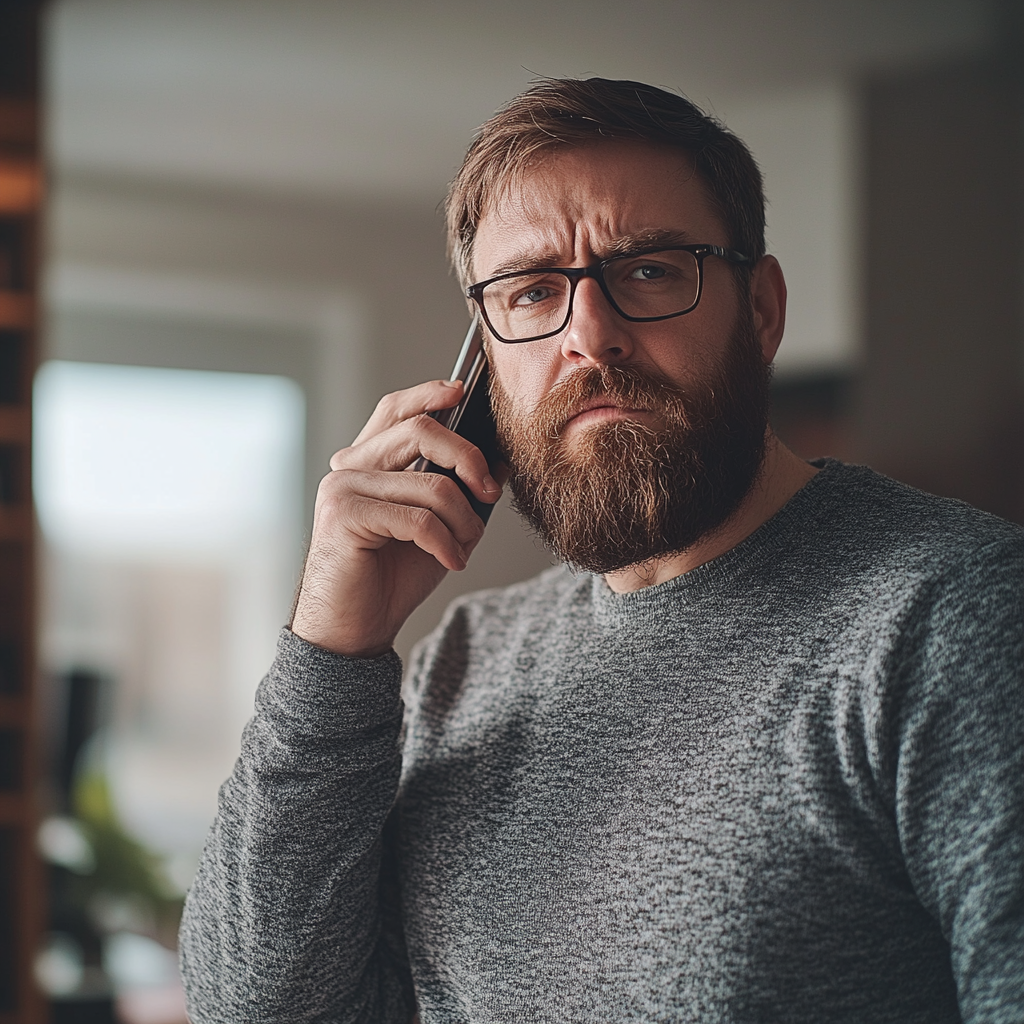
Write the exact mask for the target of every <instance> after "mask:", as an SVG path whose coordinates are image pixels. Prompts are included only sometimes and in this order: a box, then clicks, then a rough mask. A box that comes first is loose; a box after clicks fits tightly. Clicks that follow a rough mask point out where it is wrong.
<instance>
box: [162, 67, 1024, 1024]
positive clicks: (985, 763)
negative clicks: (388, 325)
mask: <svg viewBox="0 0 1024 1024" xmlns="http://www.w3.org/2000/svg"><path fill="white" fill-rule="evenodd" d="M448 223H449V231H450V238H451V243H452V252H453V256H454V261H455V266H456V269H457V271H458V273H459V275H460V277H461V279H462V281H463V283H464V284H465V285H466V286H467V292H466V294H467V298H468V299H469V301H470V304H471V305H472V306H474V307H475V308H476V309H477V310H479V313H480V315H481V316H482V318H483V322H484V325H485V334H486V348H487V352H488V356H489V360H490V366H491V374H492V400H493V404H494V408H495V415H496V419H497V423H498V427H499V438H500V441H501V444H502V446H503V450H504V453H505V455H506V457H507V460H508V466H509V469H510V474H511V475H510V478H509V483H510V486H511V489H512V491H513V493H514V497H515V501H516V505H517V507H518V509H519V510H520V511H521V512H522V514H523V515H524V516H525V517H526V518H527V519H528V521H529V522H530V523H531V524H532V525H533V526H534V527H535V528H536V529H537V530H538V531H539V532H540V534H541V535H542V536H543V537H544V538H545V540H546V541H547V542H548V544H549V545H550V547H551V548H552V550H553V551H555V552H556V553H557V554H558V555H559V556H560V557H561V559H562V560H563V561H564V562H565V563H566V566H565V567H559V568H555V569H552V570H550V571H548V572H546V573H544V574H542V575H541V576H540V577H538V578H537V579H535V580H533V581H530V582H528V583H524V584H520V585H517V586H513V587H510V588H507V589H504V590H496V591H488V592H484V593H482V594H477V595H473V596H470V597H468V598H465V599H462V600H460V601H458V602H456V603H455V605H454V606H453V607H452V608H450V609H449V611H448V613H447V615H446V616H445V618H444V620H443V622H442V623H441V625H440V626H439V627H438V629H437V630H436V631H435V632H434V633H433V634H432V635H431V636H430V637H428V638H427V639H426V640H425V641H424V642H423V643H422V644H421V645H420V646H419V647H418V649H417V651H416V652H415V653H414V655H413V658H412V664H411V665H410V667H409V670H408V672H407V687H406V695H407V696H406V699H407V702H408V704H409V707H408V710H407V712H406V715H405V726H404V729H403V705H402V700H401V698H400V676H401V666H400V663H399V659H398V658H397V656H396V655H395V654H394V652H393V650H392V649H391V647H392V642H393V640H394V638H395V636H396V634H397V633H398V630H399V628H400V627H401V625H402V624H403V622H404V621H405V620H406V618H407V617H408V615H409V614H410V612H411V611H412V610H413V609H414V608H415V607H416V606H417V605H418V604H419V603H420V602H421V601H422V600H423V599H424V597H425V596H426V595H427V594H428V593H429V592H430V591H431V590H432V589H433V588H434V587H435V586H436V585H437V583H438V582H439V580H440V579H441V578H442V576H443V575H444V573H445V572H446V571H448V570H457V569H461V568H462V567H463V566H465V564H466V561H467V559H468V558H469V557H470V554H471V552H472V550H473V548H474V546H475V545H476V543H477V542H478V541H479V540H480V537H481V534H482V532H483V524H482V523H481V521H480V519H479V518H478V517H477V515H476V514H475V513H474V512H473V511H472V509H471V507H470V505H469V502H468V501H467V499H466V497H465V496H464V494H463V493H462V491H460V489H459V487H458V486H456V484H455V483H454V482H453V481H452V480H450V479H448V478H446V477H444V476H440V475H435V474H423V473H412V472H405V470H406V469H407V468H408V467H409V466H410V465H411V464H412V463H413V462H414V461H415V460H416V459H417V458H419V457H424V458H427V459H429V460H432V461H433V462H435V463H437V464H439V465H441V466H443V467H449V468H452V469H454V471H455V473H456V475H457V476H458V478H459V479H460V480H461V481H462V483H463V484H464V485H465V487H466V488H467V489H468V490H469V491H470V492H471V493H472V495H473V496H474V497H475V498H477V499H478V500H480V501H483V502H493V501H495V500H496V499H497V497H498V495H499V493H500V488H499V484H498V483H497V482H496V481H495V480H494V479H493V478H492V476H491V474H490V471H489V467H488V465H487V463H486V461H485V459H484V457H483V455H482V454H481V452H480V451H479V450H478V449H476V448H475V447H474V446H473V445H471V444H470V443H469V442H467V441H465V440H463V439H462V438H459V437H457V436H455V435H454V434H452V433H451V432H449V431H447V430H446V429H444V428H443V427H442V426H441V425H440V424H439V423H437V422H436V421H435V420H434V419H432V418H430V417H429V416H426V415H424V414H425V413H428V412H431V411H434V410H438V409H444V408H448V407H451V406H452V405H454V404H455V403H456V402H457V401H458V399H459V398H460V396H461V386H460V385H458V384H451V383H450V382H444V381H434V382H431V383H427V384H422V385H419V386H418V387H413V388H411V389H409V390H407V391H403V392H399V393H397V394H394V395H390V396H388V397H387V398H385V399H384V400H383V401H382V402H381V403H380V405H379V406H378V408H377V410H376V412H375V413H374V414H373V416H372V417H371V418H370V420H369V422H368V423H367V425H366V427H365V428H364V430H363V431H362V433H361V434H360V435H359V437H358V438H357V439H356V441H355V442H354V444H353V445H352V446H351V447H349V448H347V449H345V450H343V451H341V452H338V453H337V454H336V455H335V456H334V458H333V460H332V463H331V468H332V472H331V473H330V474H329V475H328V476H327V477H325V479H324V481H323V483H322V484H321V487H320V491H319V496H318V499H317V508H316V517H315V522H314V529H313V536H312V541H311V546H310V551H309V556H308V559H307V564H306V567H305V572H304V578H303V581H302V585H301V589H300V592H299V596H298V599H297V605H296V610H295V614H294V619H293V622H292V625H291V628H290V629H289V630H286V631H284V633H283V635H282V637H281V641H280V649H279V655H278V658H277V660H276V662H275V663H274V665H273V667H272V668H271V670H270V672H269V674H268V676H267V677H266V679H265V680H264V682H263V683H262V685H261V687H260V690H259V693H258V696H257V702H256V712H255V716H254V718H253V719H252V722H251V723H250V725H249V727H248V729H247V731H246V734H245V737H244V741H243V749H242V755H241V758H240V760H239V762H238V764H237V766H236V769H235V771H234V773H233V774H232V776H231V778H230V779H229V780H228V782H227V783H226V784H225V786H224V787H223V789H222V792H221V798H220V809H219V813H218V817H217V821H216V824H215V825H214V828H213V831H212V834H211V837H210V840H209V842H208V844H207V848H206V852H205V855H204V859H203V863H202V865H201V868H200V871H199V874H198V877H197V879H196V882H195V885H194V886H193V889H192V891H191V893H190V896H189V900H188V905H187V908H186V915H185V919H184V924H183V929H182V956H183V960H182V962H183V969H184V974H185V978H186V983H187V987H188V991H189V997H190V1013H191V1016H192V1020H193V1021H194V1022H195V1024H204V1022H207V1021H210V1022H213V1021H218V1022H224V1021H233V1022H234V1021H250V1020H251V1021H255V1020H259V1021H287V1022H290V1024H293V1022H299V1021H309V1022H313V1021H317V1022H326V1021H332V1022H334V1021H346V1022H355V1021H363V1022H369V1021H379V1022H384V1021H386V1022H403V1024H407V1022H409V1021H410V1020H412V1019H414V1017H415V1015H416V1014H417V1013H418V1015H419V1019H420V1020H421V1021H422V1022H423V1024H429V1022H456V1021H459V1022H463V1021H466V1022H469V1021H472V1022H477V1021H499V1020H500V1021H529V1022H539V1021H553V1022H554V1021H559V1022H560V1021H580V1022H593V1021H622V1020H651V1021H653V1020H659V1021H693V1022H698V1021H699V1022H703V1024H706V1022H712V1021H723V1022H724V1021H750V1022H754V1021H782V1020H785V1021H807V1022H815V1024H819V1022H822V1021H828V1022H839V1021H848V1022H857V1024H865V1022H881V1021H890V1022H896V1021H898V1022H901V1024H909V1022H917V1021H920V1022H925V1021H928V1022H938V1021H960V1020H965V1021H972V1022H980V1021H985V1022H996V1021H1007V1022H1008V1021H1020V1020H1024V810H1022V808H1024V698H1022V693H1024V691H1022V682H1024V679H1022V671H1024V611H1022V606H1024V597H1022V593H1024V535H1022V532H1021V531H1020V530H1019V529H1018V528H1016V527H1013V526H1011V525H1010V524H1007V523H1003V522H1001V521H999V520H997V519H994V518H993V517H991V516H987V515H984V514H982V513H980V512H977V511H976V510H973V509H971V508H969V507H968V506H965V505H963V504H960V503H957V502H952V501H947V500H942V499H939V498H935V497H931V496H928V495H924V494H921V493H919V492H916V491H913V490H911V489H909V488H907V487H904V486H902V485H900V484H897V483H895V482H893V481H891V480H887V479H885V478H883V477H881V476H878V475H876V474H875V473H873V472H871V471H870V470H868V469H866V468H863V467H852V466H845V465H842V464H840V463H837V462H835V461H832V460H827V459H826V460H820V461H818V462H815V463H814V464H808V463H806V462H804V461H802V460H800V459H798V458H797V457H796V456H795V455H793V454H792V453H791V452H789V451H788V450H787V449H786V448H785V447H784V446H783V445H782V444H780V443H779V441H778V440H777V439H776V438H775V437H774V436H773V435H772V433H771V431H770V430H769V429H768V426H767V407H768V403H767V385H768V377H769V367H770V364H771V362H772V359H773V358H774V355H775V352H776V349H777V348H778V345H779V342H780V340H781V338H782V333H783V325H784V318H785V305H786V290H785V284H784V281H783V277H782V272H781V270H780V268H779V265H778V263H777V261H776V260H775V259H774V258H773V257H771V256H768V255H765V251H764V237H763V235H764V199H763V195H762V189H761V179H760V175H759V173H758V171H757V168H756V165H755V164H754V161H753V160H752V158H751V156H750V154H749V152H748V151H747V150H746V148H745V147H744V146H743V144H742V143H741V142H740V141H739V140H738V139H736V138H735V137H734V136H732V135H731V134H729V133H728V132H727V131H726V130H725V129H724V128H722V127H721V126H720V125H719V124H717V123H716V122H714V121H712V120H710V119H709V118H707V117H705V116H704V115H703V114H701V112H700V111H698V110H697V109H696V108H694V107H693V106H692V105H691V104H689V103H688V102H687V101H685V100H683V99H680V98H678V97H676V96H672V95H669V94H667V93H664V92H662V91H660V90H658V89H653V88H650V87H648V86H644V85H639V84H637V83H631V82H610V81H605V80H601V79H591V80H589V81H547V82H543V83H541V84H539V85H537V86H536V87H534V88H532V89H531V90H529V91H528V92H527V93H525V94H524V95H523V96H520V97H518V98H517V99H516V100H514V101H513V102H512V103H511V104H510V105H509V106H508V107H507V108H506V109H504V110H503V111H501V112H500V113H499V114H497V115H496V116H495V117H494V118H493V119H492V120H491V121H490V122H488V123H487V124H486V125H485V126H484V127H483V129H482V130H481V132H480V135H479V137H478V138H477V140H476V142H475V143H474V144H473V147H472V148H471V150H470V152H469V154H468V156H467V158H466V161H465V163H464V165H463V168H462V170H461V171H460V174H459V176H458V177H457V179H456V180H455V182H454V184H453V186H452V188H451V191H450V195H449V201H448Z"/></svg>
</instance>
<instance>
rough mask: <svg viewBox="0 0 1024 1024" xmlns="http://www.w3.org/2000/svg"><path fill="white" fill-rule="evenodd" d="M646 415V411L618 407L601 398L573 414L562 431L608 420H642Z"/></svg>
mask: <svg viewBox="0 0 1024 1024" xmlns="http://www.w3.org/2000/svg"><path fill="white" fill-rule="evenodd" d="M645 415H646V410H644V409H633V408H631V407H629V406H624V405H616V404H615V403H614V402H609V401H608V399H606V398H599V399H594V400H593V401H592V402H588V403H587V404H586V405H585V406H584V407H583V408H582V409H580V410H579V411H577V412H575V413H573V415H572V416H570V417H569V419H568V420H566V421H565V425H564V426H563V428H562V429H563V430H566V429H568V428H569V427H570V426H571V427H581V426H584V425H587V424H592V423H602V422H606V421H608V420H619V419H629V418H633V419H640V418H642V417H644V416H645Z"/></svg>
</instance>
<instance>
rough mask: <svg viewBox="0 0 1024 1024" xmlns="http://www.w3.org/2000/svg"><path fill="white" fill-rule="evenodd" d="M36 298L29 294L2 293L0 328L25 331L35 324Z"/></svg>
mask: <svg viewBox="0 0 1024 1024" xmlns="http://www.w3.org/2000/svg"><path fill="white" fill-rule="evenodd" d="M35 314H36V302H35V296H34V295H31V294H30V293H28V292H0V327H16V328H21V329H22V330H25V329H27V328H30V327H32V326H33V325H34V324H35V319H36V315H35Z"/></svg>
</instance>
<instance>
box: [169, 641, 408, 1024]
mask: <svg viewBox="0 0 1024 1024" xmlns="http://www.w3.org/2000/svg"><path fill="white" fill-rule="evenodd" d="M399 677H400V667H399V664H398V658H397V657H396V656H395V655H394V654H388V655H385V656H383V657H380V658H375V659H372V660H360V659H349V658H343V657H339V656H337V655H333V654H330V653H329V652H326V651H323V650H320V649H318V648H316V647H313V646H311V645H310V644H307V643H305V642H304V641H302V640H300V639H299V638H298V637H296V636H294V635H293V634H291V633H289V632H284V633H283V634H282V636H281V639H280V642H279V651H278V656H277V659H276V660H275V662H274V665H273V667H272V668H271V670H270V672H269V674H268V675H267V677H266V678H265V679H264V681H263V683H262V684H261V686H260V688H259V691H258V693H257V698H256V713H255V715H254V717H253V719H252V721H251V722H250V723H249V725H248V727H247V728H246V731H245V734H244V737H243V742H242V753H241V757H240V758H239V761H238V764H237V765H236V768H235V770H234V772H233V773H232V775H231V777H230V778H229V779H228V781H227V782H226V783H225V784H224V786H223V787H222V789H221V794H220V802H219V810H218V815H217V820H216V822H215V824H214V827H213V829H212V831H211V833H210V836H209V838H208V840H207V845H206V849H205V851H204V855H203V863H202V865H201V867H200V870H199V873H198V875H197V877H196V880H195V882H194V884H193V886H192V889H191V891H190V893H189V897H188V902H187V905H186V911H185V916H184V919H183V922H182V932H181V949H182V973H183V975H184V977H185V979H186V981H187V985H188V992H189V1012H190V1016H191V1019H192V1020H193V1021H195V1022H196V1024H203V1022H206V1021H231V1022H242V1021H255V1020H260V1021H289V1022H292V1021H294V1022H298V1021H331V1022H335V1021H388V1022H391V1021H395V1022H403V1024H405V1022H408V1021H409V1020H410V1019H411V1017H412V1014H413V1012H414V1001H413V996H412V982H411V978H410V977H409V971H408V966H407V964H406V963H405V962H404V958H403V957H402V949H401V936H400V935H398V934H395V933H394V932H393V931H389V930H388V931H385V930H382V927H381V916H382V910H381V908H380V907H379V906H378V885H379V879H378V875H379V868H380V858H381V833H382V829H383V826H384V820H385V817H386V815H387V813H388V809H389V808H390V806H391V803H392V802H393V800H394V795H395V790H396V788H397V785H398V775H399V770H400V767H401V753H400V747H399V730H400V728H401V711H402V706H401V701H400V699H399V696H398V689H399V682H400V678H399Z"/></svg>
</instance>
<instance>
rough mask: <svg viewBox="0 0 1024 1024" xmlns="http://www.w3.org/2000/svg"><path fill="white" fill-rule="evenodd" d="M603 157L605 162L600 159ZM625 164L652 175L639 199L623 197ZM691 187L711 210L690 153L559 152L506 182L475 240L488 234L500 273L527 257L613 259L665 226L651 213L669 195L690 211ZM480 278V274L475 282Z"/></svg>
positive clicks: (629, 147)
mask: <svg viewBox="0 0 1024 1024" xmlns="http://www.w3.org/2000/svg"><path fill="white" fill-rule="evenodd" d="M645 152H646V153H648V154H649V155H650V158H651V159H650V161H649V163H646V164H645V163H643V162H641V163H635V157H636V156H637V155H641V156H642V154H644V153H645ZM605 154H606V155H607V159H602V156H604V155H605ZM623 157H627V158H628V160H629V161H634V166H636V167H637V168H644V167H645V166H646V167H649V169H650V172H649V173H638V174H637V189H636V192H635V193H629V192H624V190H623V171H624V161H623V159H622V158H623ZM666 157H668V158H669V159H668V160H666V159H665V158H666ZM559 165H561V167H560V166H559ZM574 165H575V166H574ZM627 169H628V168H627ZM694 182H696V184H697V185H698V187H699V195H700V198H701V200H702V201H703V202H702V203H701V205H702V206H704V207H705V208H706V210H708V211H710V209H711V204H710V201H709V196H708V195H707V192H706V189H705V188H704V186H703V183H702V182H701V181H700V178H699V177H698V176H697V174H696V171H695V167H694V161H693V159H692V157H691V156H690V154H688V153H687V152H686V151H685V150H680V149H675V148H672V147H669V146H659V145H653V144H649V143H643V142H629V141H618V140H615V141H609V142H599V143H595V144H593V145H589V146H583V147H572V148H569V147H558V148H556V149H551V150H547V151H545V152H544V153H543V154H541V155H538V156H537V157H536V158H535V159H534V160H533V161H531V163H530V165H529V166H528V167H527V168H525V169H524V170H523V171H522V172H521V173H519V174H516V175H509V176H508V178H506V180H505V181H504V182H502V185H501V188H500V189H499V190H497V191H496V192H495V194H494V195H493V197H492V199H491V201H490V202H489V203H488V205H487V206H486V207H485V208H484V212H483V215H482V216H481V218H480V221H479V223H478V225H477V235H478V236H479V235H480V233H481V231H483V232H485V233H486V234H487V235H488V236H489V245H488V249H489V250H491V252H490V254H491V255H492V256H498V257H499V258H500V262H501V265H502V266H503V267H504V266H506V265H508V264H510V263H512V262H514V261H515V260H516V259H517V258H518V257H519V256H520V255H522V256H523V257H524V258H525V257H526V256H527V255H528V256H529V262H530V263H531V264H533V265H536V264H537V263H540V262H546V263H547V265H549V266H556V265H564V264H565V262H566V260H567V259H568V260H569V262H572V261H573V260H574V259H575V257H576V255H577V254H581V253H601V252H602V251H606V253H607V254H608V255H611V254H612V250H613V249H614V248H615V243H616V242H617V241H618V240H620V239H623V238H629V237H632V236H638V235H640V234H642V233H643V232H644V231H652V230H658V229H663V228H665V227H668V225H663V224H660V223H658V224H655V223H652V221H651V219H650V213H649V210H650V208H651V207H652V205H653V206H655V207H656V206H657V205H659V204H662V205H663V204H664V203H665V201H666V196H669V197H671V196H673V195H674V194H678V197H679V209H680V211H685V210H686V209H687V207H688V206H692V200H693V188H692V183H694ZM645 207H646V208H647V209H646V210H645ZM716 220H717V218H716ZM676 228H677V230H676V231H675V234H676V235H677V236H680V237H681V236H682V235H685V234H686V232H685V229H683V228H681V227H680V226H679V225H676ZM495 236H497V237H495ZM504 236H507V237H504ZM681 240H683V241H708V239H703V238H702V239H695V238H692V237H691V238H682V239H681ZM473 248H474V250H476V249H477V246H476V244H474V247H473ZM474 255H475V254H474ZM475 269H477V270H478V271H483V272H484V273H486V274H487V275H488V276H489V275H490V274H491V273H492V272H493V271H492V267H491V266H488V267H483V268H475ZM480 278H481V273H480V272H478V273H477V274H476V279H477V280H479V279H480Z"/></svg>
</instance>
